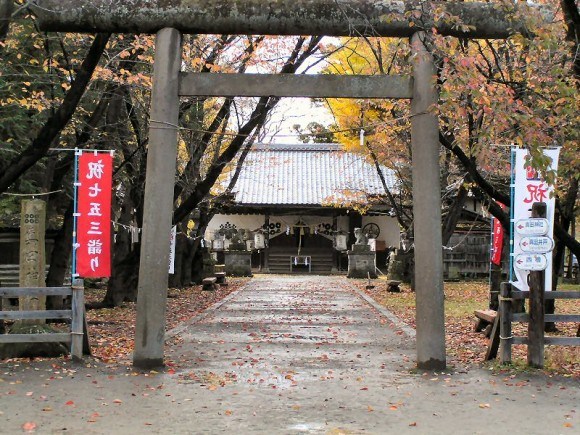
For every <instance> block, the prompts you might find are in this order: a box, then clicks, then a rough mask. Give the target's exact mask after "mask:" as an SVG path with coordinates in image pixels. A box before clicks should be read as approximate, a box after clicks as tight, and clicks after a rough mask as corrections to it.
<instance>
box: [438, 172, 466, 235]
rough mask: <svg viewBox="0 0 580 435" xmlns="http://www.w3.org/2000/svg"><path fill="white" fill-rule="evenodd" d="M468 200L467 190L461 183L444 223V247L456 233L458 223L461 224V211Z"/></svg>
mask: <svg viewBox="0 0 580 435" xmlns="http://www.w3.org/2000/svg"><path fill="white" fill-rule="evenodd" d="M466 199H467V189H466V188H465V186H464V185H463V183H461V186H459V190H458V191H457V195H456V196H455V200H454V201H453V204H452V205H451V207H450V208H449V211H448V212H447V216H445V219H444V221H443V232H442V237H443V246H447V243H449V240H450V239H451V236H452V235H453V233H454V232H455V228H456V227H457V223H458V222H459V218H460V217H461V211H462V210H463V205H464V204H465V200H466Z"/></svg>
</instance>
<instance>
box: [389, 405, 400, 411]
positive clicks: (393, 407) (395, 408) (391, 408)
mask: <svg viewBox="0 0 580 435" xmlns="http://www.w3.org/2000/svg"><path fill="white" fill-rule="evenodd" d="M389 409H390V410H391V411H396V410H397V409H399V408H397V405H391V406H390V407H389Z"/></svg>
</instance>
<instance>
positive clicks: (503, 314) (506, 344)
mask: <svg viewBox="0 0 580 435" xmlns="http://www.w3.org/2000/svg"><path fill="white" fill-rule="evenodd" d="M529 297H530V292H529V291H519V290H513V289H512V286H511V285H510V284H509V283H502V286H501V291H500V316H499V317H500V320H499V321H500V334H499V337H500V339H501V346H500V361H501V362H502V363H506V364H507V363H510V362H511V360H512V350H511V347H512V345H513V344H525V345H527V346H528V354H529V352H530V348H538V346H539V347H542V348H543V345H557V346H580V337H553V336H544V335H543V331H544V327H543V325H542V326H541V328H536V329H537V330H539V331H542V333H541V335H540V337H533V338H530V337H529V336H518V337H514V336H513V335H512V322H529V321H530V315H529V314H527V313H514V309H513V307H514V305H515V304H517V303H518V302H520V301H522V300H524V299H529ZM543 298H544V299H580V291H549V292H544V293H543ZM547 322H580V314H545V315H544V323H547ZM536 341H539V342H540V343H536Z"/></svg>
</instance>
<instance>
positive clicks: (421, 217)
mask: <svg viewBox="0 0 580 435" xmlns="http://www.w3.org/2000/svg"><path fill="white" fill-rule="evenodd" d="M31 7H32V9H33V10H34V12H35V14H36V15H37V16H38V20H39V24H40V27H41V29H42V30H45V31H67V32H84V33H86V32H94V33H96V32H111V33H156V34H157V39H156V46H155V64H154V72H153V92H152V98H151V121H150V127H149V151H148V156H147V180H146V185H145V205H144V216H143V239H142V247H141V264H140V270H139V293H138V300H137V324H136V337H135V352H134V355H133V364H134V365H135V366H139V367H143V368H147V367H155V366H161V365H163V345H164V336H165V305H166V297H167V278H168V272H167V264H168V258H169V243H168V239H169V234H170V229H171V218H172V211H173V187H174V181H175V171H176V158H177V131H178V116H179V113H178V111H179V97H180V96H264V95H267V96H277V97H333V98H409V99H411V114H412V118H411V138H412V139H411V146H412V153H413V170H412V175H413V211H414V216H415V221H414V233H415V264H416V272H415V289H416V306H417V311H416V328H417V366H418V368H422V369H432V370H441V369H444V368H445V365H446V355H445V320H444V310H443V298H444V295H443V255H442V237H441V198H440V184H439V139H438V137H439V136H438V134H439V130H438V120H437V116H436V115H435V114H434V113H432V109H433V107H434V105H435V104H437V97H438V95H437V90H436V86H435V83H434V76H435V73H436V71H435V66H434V63H433V59H432V57H431V54H430V53H429V52H428V51H427V49H426V47H425V45H424V39H425V30H427V31H429V30H430V29H432V28H435V29H436V30H437V31H438V32H439V33H440V34H442V35H449V36H456V37H463V38H485V39H497V38H506V37H508V36H509V35H510V34H513V33H515V32H518V31H522V30H523V29H522V26H521V24H520V23H517V22H516V23H514V22H510V21H509V19H508V13H507V11H506V10H505V9H503V8H502V7H498V5H497V4H496V5H494V4H493V3H463V2H458V3H449V2H422V1H405V2H403V1H389V0H384V1H376V0H277V1H262V0H36V1H34V2H33V4H32V6H31ZM520 7H525V6H520ZM434 8H444V9H445V10H446V11H447V12H449V13H450V14H451V15H452V16H456V17H459V19H460V20H461V22H462V23H463V24H465V25H466V26H461V27H458V26H455V25H454V24H453V23H451V22H449V21H447V22H446V21H445V20H444V19H438V20H436V19H434V18H433V16H434V15H436V14H434V13H432V11H433V9H434ZM439 15H442V14H439ZM182 33H192V34H242V35H248V34H260V35H327V36H353V35H355V36H356V35H365V36H389V37H410V39H411V49H412V53H413V59H412V64H413V77H412V78H410V77H396V76H332V75H319V76H310V75H309V76H294V75H283V74H279V75H252V74H242V75H238V74H236V75H233V74H185V73H180V69H181V34H182Z"/></svg>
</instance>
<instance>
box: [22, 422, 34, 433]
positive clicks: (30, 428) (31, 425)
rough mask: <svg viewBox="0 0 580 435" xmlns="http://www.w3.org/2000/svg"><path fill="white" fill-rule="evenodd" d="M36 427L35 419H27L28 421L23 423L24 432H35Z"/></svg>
mask: <svg viewBox="0 0 580 435" xmlns="http://www.w3.org/2000/svg"><path fill="white" fill-rule="evenodd" d="M35 429H36V423H34V422H33V421H27V422H26V423H24V424H23V425H22V430H23V431H24V432H34V430H35Z"/></svg>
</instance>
